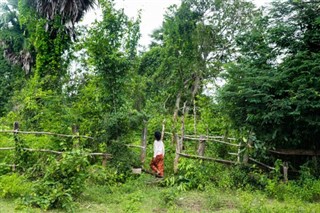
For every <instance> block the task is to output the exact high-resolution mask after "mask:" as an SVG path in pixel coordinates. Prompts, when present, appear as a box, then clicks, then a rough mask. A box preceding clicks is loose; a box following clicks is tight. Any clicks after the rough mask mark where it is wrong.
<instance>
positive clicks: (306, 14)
mask: <svg viewBox="0 0 320 213" xmlns="http://www.w3.org/2000/svg"><path fill="white" fill-rule="evenodd" d="M318 14H319V3H317V2H313V1H288V2H287V1H281V2H275V3H274V4H273V7H272V9H271V10H270V11H269V13H268V15H267V16H264V17H257V22H256V26H255V27H254V28H252V29H251V32H249V33H248V34H246V35H244V36H242V37H240V38H239V39H238V42H239V43H238V44H239V45H240V48H241V49H240V53H241V55H240V57H238V59H237V62H236V63H233V64H230V65H229V66H227V76H226V79H227V84H226V85H225V86H224V88H223V89H222V91H221V94H220V98H221V100H222V104H223V105H224V106H225V108H226V112H227V113H228V114H229V116H230V117H231V119H232V121H233V124H234V125H235V126H238V127H246V128H249V129H252V130H253V132H254V133H255V134H256V135H257V138H258V139H259V140H260V142H262V144H263V145H264V146H267V147H269V148H270V147H275V148H304V149H319V147H320V145H319V143H318V138H319V136H320V134H319V129H320V122H319V116H318V114H319V112H320V105H319V101H320V99H319V95H318V94H319V92H320V87H319V67H318V63H319V62H318V61H319V59H318V58H319V50H320V49H319V48H318V47H319V44H320V43H319V42H320V39H319V38H320V37H319V35H320V34H319V33H320V24H319V18H320V17H319V15H318ZM249 41H250V42H249Z"/></svg>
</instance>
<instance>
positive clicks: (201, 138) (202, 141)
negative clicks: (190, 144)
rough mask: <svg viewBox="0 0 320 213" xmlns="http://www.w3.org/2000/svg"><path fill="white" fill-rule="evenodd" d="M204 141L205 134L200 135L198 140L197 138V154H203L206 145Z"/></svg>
mask: <svg viewBox="0 0 320 213" xmlns="http://www.w3.org/2000/svg"><path fill="white" fill-rule="evenodd" d="M205 143H206V138H205V136H203V135H201V136H200V140H199V146H198V150H197V154H198V155H199V156H204V151H205V147H206V144H205Z"/></svg>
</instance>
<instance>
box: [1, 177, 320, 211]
mask: <svg viewBox="0 0 320 213" xmlns="http://www.w3.org/2000/svg"><path fill="white" fill-rule="evenodd" d="M158 181H159V179H156V178H154V177H152V176H149V175H146V174H142V175H141V176H139V177H136V178H132V179H130V180H128V181H127V182H126V183H124V184H118V185H113V186H110V185H99V186H98V185H93V184H92V183H90V184H88V185H87V186H86V189H85V191H84V193H83V194H82V195H81V196H80V198H79V199H78V200H77V201H76V209H75V211H76V212H116V213H117V212H119V213H122V212H124V213H125V212H142V213H144V212H145V213H148V212H320V203H316V202H315V203H312V202H305V201H302V200H301V199H300V198H297V197H295V196H293V197H289V196H285V199H283V200H279V199H275V198H270V196H269V195H268V194H267V193H265V192H263V191H259V190H248V189H247V190H245V189H237V190H232V189H230V188H225V189H224V188H221V187H217V186H215V185H213V184H211V185H207V186H206V188H205V190H202V191H199V190H190V191H179V190H178V188H177V187H175V186H174V187H160V186H159V182H158ZM0 206H1V209H0V212H1V213H2V212H41V211H40V210H39V209H36V208H30V207H23V208H20V209H19V208H18V209H17V208H16V207H17V204H15V203H14V201H12V200H5V199H0ZM48 212H63V211H61V210H54V211H52V210H51V211H48Z"/></svg>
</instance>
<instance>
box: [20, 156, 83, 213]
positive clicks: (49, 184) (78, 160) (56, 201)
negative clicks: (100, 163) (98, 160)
mask: <svg viewBox="0 0 320 213" xmlns="http://www.w3.org/2000/svg"><path fill="white" fill-rule="evenodd" d="M87 168H88V161H87V156H86V155H85V153H82V152H80V151H73V152H70V153H64V154H63V155H62V158H61V159H60V160H52V161H51V163H50V164H49V165H48V167H47V170H46V172H45V174H44V177H43V178H41V179H39V180H38V181H37V182H36V185H35V187H34V190H33V192H32V193H31V194H30V195H28V196H25V197H24V199H23V203H24V204H25V205H32V206H38V207H40V208H42V209H50V208H63V209H67V210H72V208H73V202H72V201H73V198H77V197H78V196H79V195H80V194H81V193H82V192H83V190H84V187H83V185H84V182H85V180H86V178H87Z"/></svg>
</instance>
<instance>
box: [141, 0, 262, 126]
mask: <svg viewBox="0 0 320 213" xmlns="http://www.w3.org/2000/svg"><path fill="white" fill-rule="evenodd" d="M255 12H256V11H255V9H254V5H253V4H251V3H248V2H245V1H241V0H236V1H218V0H217V1H208V0H184V1H182V3H181V6H180V7H177V6H172V7H170V8H169V9H168V11H167V14H166V15H165V20H164V23H163V26H162V28H161V29H159V30H157V31H155V33H154V35H153V37H154V39H155V40H156V42H153V44H152V47H151V50H150V53H147V54H145V55H144V58H143V60H142V63H141V65H140V68H141V69H140V73H144V74H145V75H150V73H153V74H152V81H154V82H157V83H156V84H151V87H150V89H148V90H150V91H155V94H158V95H157V97H156V98H157V100H159V101H161V102H162V103H164V104H162V105H165V106H166V107H167V109H168V112H170V113H173V114H174V116H173V120H174V123H175V122H176V120H177V116H178V111H179V109H180V108H181V105H182V103H186V104H187V106H188V107H189V108H190V107H192V106H193V113H194V118H195V119H194V120H195V122H196V120H197V115H196V108H197V106H196V105H197V103H196V102H197V96H199V95H201V94H202V92H203V90H204V86H205V85H206V83H207V82H208V81H213V80H214V79H215V78H216V77H217V76H218V73H220V72H221V70H222V69H221V66H222V64H223V62H226V61H228V60H230V59H232V57H233V54H234V52H235V48H236V45H235V41H234V39H233V38H234V37H235V36H236V35H237V34H241V33H243V32H245V31H246V30H247V29H248V26H250V24H251V17H252V14H253V13H255ZM154 54H158V55H160V57H159V58H158V59H156V60H152V59H151V58H150V60H147V57H153V58H155V57H154ZM150 62H152V63H153V64H152V66H146V65H145V64H144V63H148V64H149V63H150ZM146 67H147V68H146ZM152 68H153V70H151V69H152ZM152 86H153V88H152ZM159 94H160V95H159ZM186 114H188V112H187V113H186ZM195 129H196V128H195Z"/></svg>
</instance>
